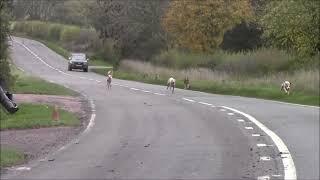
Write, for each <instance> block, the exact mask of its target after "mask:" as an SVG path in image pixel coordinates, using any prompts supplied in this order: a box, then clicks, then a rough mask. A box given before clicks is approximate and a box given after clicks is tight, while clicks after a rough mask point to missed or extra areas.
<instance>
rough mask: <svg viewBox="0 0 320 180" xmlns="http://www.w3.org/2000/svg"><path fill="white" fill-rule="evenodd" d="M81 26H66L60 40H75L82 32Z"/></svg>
mask: <svg viewBox="0 0 320 180" xmlns="http://www.w3.org/2000/svg"><path fill="white" fill-rule="evenodd" d="M80 31H81V30H80V28H79V27H76V26H65V27H64V28H63V30H62V32H61V36H60V40H61V41H62V42H70V41H74V40H75V39H76V38H77V37H78V36H79V34H80Z"/></svg>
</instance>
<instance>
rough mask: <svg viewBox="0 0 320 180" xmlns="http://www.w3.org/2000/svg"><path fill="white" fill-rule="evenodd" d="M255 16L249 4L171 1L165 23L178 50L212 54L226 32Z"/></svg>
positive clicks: (240, 0)
mask: <svg viewBox="0 0 320 180" xmlns="http://www.w3.org/2000/svg"><path fill="white" fill-rule="evenodd" d="M252 16H253V12H252V8H251V5H250V2H249V0H236V1H235V0H227V1H226V0H214V1H213V0H179V1H171V4H170V6H169V8H168V11H167V12H166V14H165V16H164V17H163V22H162V23H163V26H164V29H165V30H166V31H167V32H168V33H169V36H171V37H172V39H173V42H174V44H175V45H176V46H178V47H183V48H188V49H191V50H194V51H211V50H214V49H216V48H217V47H218V46H219V45H220V44H221V42H222V41H223V36H224V33H225V32H226V31H227V30H230V29H231V28H233V27H234V26H235V25H237V24H239V23H241V22H242V21H244V20H249V19H250V18H251V17H252Z"/></svg>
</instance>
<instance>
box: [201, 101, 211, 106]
mask: <svg viewBox="0 0 320 180" xmlns="http://www.w3.org/2000/svg"><path fill="white" fill-rule="evenodd" d="M198 103H199V104H203V105H206V106H212V104H210V103H206V102H201V101H200V102H198Z"/></svg>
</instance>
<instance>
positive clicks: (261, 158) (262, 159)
mask: <svg viewBox="0 0 320 180" xmlns="http://www.w3.org/2000/svg"><path fill="white" fill-rule="evenodd" d="M260 160H261V161H270V160H271V158H270V157H268V156H261V157H260Z"/></svg>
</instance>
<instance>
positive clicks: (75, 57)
mask: <svg viewBox="0 0 320 180" xmlns="http://www.w3.org/2000/svg"><path fill="white" fill-rule="evenodd" d="M72 60H75V61H86V55H84V54H72Z"/></svg>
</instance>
